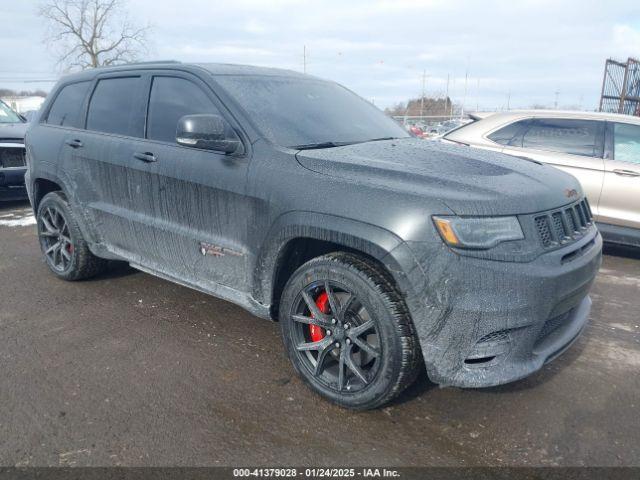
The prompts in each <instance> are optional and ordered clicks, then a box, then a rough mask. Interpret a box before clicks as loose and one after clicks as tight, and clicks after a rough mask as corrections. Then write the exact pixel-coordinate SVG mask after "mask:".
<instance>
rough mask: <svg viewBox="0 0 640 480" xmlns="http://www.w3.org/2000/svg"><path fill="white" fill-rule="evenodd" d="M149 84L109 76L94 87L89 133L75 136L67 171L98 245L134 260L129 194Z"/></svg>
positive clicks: (135, 246) (135, 78) (128, 77)
mask: <svg viewBox="0 0 640 480" xmlns="http://www.w3.org/2000/svg"><path fill="white" fill-rule="evenodd" d="M144 104H145V103H144V81H143V78H142V76H140V75H136V74H129V73H127V74H118V75H113V74H110V75H103V76H100V77H98V78H97V79H96V80H95V81H94V84H93V89H92V93H91V96H90V98H89V104H88V109H87V114H86V130H85V131H82V132H74V134H73V135H72V136H71V137H70V138H69V144H68V145H67V147H68V148H70V149H71V151H73V158H74V160H73V162H72V164H71V165H69V166H68V167H67V169H66V170H67V171H68V172H70V173H71V174H72V175H73V177H74V182H75V190H76V193H77V196H78V199H79V200H80V202H81V204H82V205H83V206H84V213H86V214H87V215H89V216H91V217H92V218H91V220H92V221H91V222H90V223H91V225H93V226H94V228H95V231H96V233H97V235H98V240H99V241H100V242H101V243H103V244H104V245H105V246H106V247H107V249H108V250H110V251H111V252H113V253H115V254H117V255H120V256H123V257H125V258H131V254H132V253H136V252H137V250H138V249H139V245H138V240H137V237H136V219H135V217H134V215H133V214H134V212H135V206H134V205H133V204H132V195H131V193H130V191H129V185H130V181H129V178H130V177H131V175H132V174H133V172H132V169H131V167H132V165H133V164H134V161H133V155H134V153H135V152H136V149H137V145H136V141H137V140H138V139H140V138H141V137H142V136H143V135H144Z"/></svg>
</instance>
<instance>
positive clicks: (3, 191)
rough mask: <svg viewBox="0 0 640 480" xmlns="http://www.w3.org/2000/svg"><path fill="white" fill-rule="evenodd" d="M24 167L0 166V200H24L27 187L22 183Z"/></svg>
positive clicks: (25, 169)
mask: <svg viewBox="0 0 640 480" xmlns="http://www.w3.org/2000/svg"><path fill="white" fill-rule="evenodd" d="M26 171H27V168H26V167H21V168H0V200H24V199H26V198H27V189H26V187H25V183H24V174H25V172H26Z"/></svg>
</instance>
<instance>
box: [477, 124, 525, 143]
mask: <svg viewBox="0 0 640 480" xmlns="http://www.w3.org/2000/svg"><path fill="white" fill-rule="evenodd" d="M529 123H530V120H520V121H517V122H514V123H511V124H509V125H507V126H506V127H502V128H500V129H499V130H496V131H495V132H493V133H491V134H490V135H487V138H489V140H492V141H494V142H496V143H499V144H500V145H506V146H511V147H521V146H522V135H523V133H524V132H525V131H526V130H527V127H528V125H529Z"/></svg>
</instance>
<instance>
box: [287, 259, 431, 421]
mask: <svg viewBox="0 0 640 480" xmlns="http://www.w3.org/2000/svg"><path fill="white" fill-rule="evenodd" d="M279 311H280V325H281V328H282V336H283V340H284V344H285V348H286V351H287V354H288V356H289V359H290V360H291V363H292V364H293V366H294V368H295V369H296V371H297V372H298V373H299V374H300V376H301V377H302V378H303V379H304V381H305V382H306V383H307V384H308V385H309V386H310V387H311V388H312V389H313V390H315V391H316V392H318V393H319V394H320V395H322V396H324V397H325V398H327V399H329V400H331V401H333V402H335V403H337V404H338V405H341V406H343V407H347V408H351V409H356V410H366V409H371V408H377V407H380V406H382V405H384V404H385V403H387V402H389V401H390V400H392V399H393V398H394V397H396V396H397V395H398V394H399V393H400V392H402V391H403V390H404V389H405V388H406V387H408V386H409V385H411V383H413V381H414V380H415V378H416V376H417V374H418V372H419V370H420V368H421V365H422V362H421V359H422V356H421V352H420V348H419V345H418V340H417V337H416V334H415V332H414V329H413V324H412V322H411V318H410V316H409V313H408V310H407V308H406V306H405V304H404V301H403V299H402V297H401V295H400V293H399V292H398V290H397V289H396V288H395V286H394V285H393V283H392V280H391V278H390V276H389V275H388V274H387V273H386V272H385V271H384V270H383V269H382V268H381V267H379V266H378V265H376V264H375V263H374V262H372V261H371V260H369V259H367V258H365V257H361V256H358V255H354V254H350V253H342V252H338V253H331V254H327V255H324V256H321V257H318V258H315V259H313V260H310V261H309V262H307V263H305V264H304V265H302V266H301V267H300V268H298V270H296V272H295V273H294V274H293V275H292V276H291V278H290V279H289V281H288V282H287V284H286V286H285V288H284V291H283V294H282V299H281V303H280V309H279Z"/></svg>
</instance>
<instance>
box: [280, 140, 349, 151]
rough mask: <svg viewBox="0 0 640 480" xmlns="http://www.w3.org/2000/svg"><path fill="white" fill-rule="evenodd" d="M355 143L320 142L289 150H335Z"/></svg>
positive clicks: (296, 146)
mask: <svg viewBox="0 0 640 480" xmlns="http://www.w3.org/2000/svg"><path fill="white" fill-rule="evenodd" d="M353 143H354V142H319V143H307V144H306V145H293V146H292V147H289V148H294V149H296V150H317V149H320V148H334V147H344V146H345V145H353Z"/></svg>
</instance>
